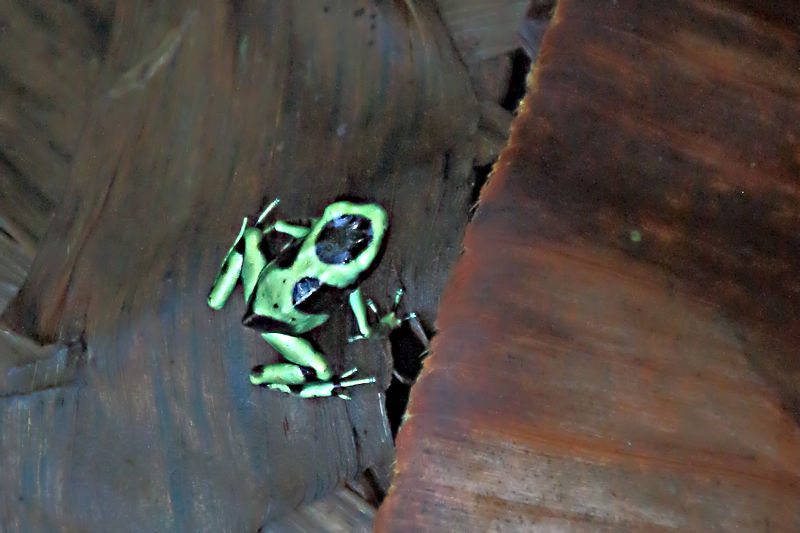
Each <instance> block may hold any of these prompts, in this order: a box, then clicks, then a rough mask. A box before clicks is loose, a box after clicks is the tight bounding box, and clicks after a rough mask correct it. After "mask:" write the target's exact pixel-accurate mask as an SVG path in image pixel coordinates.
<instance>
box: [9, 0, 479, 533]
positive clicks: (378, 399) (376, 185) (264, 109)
mask: <svg viewBox="0 0 800 533" xmlns="http://www.w3.org/2000/svg"><path fill="white" fill-rule="evenodd" d="M111 17H112V18H111V19H110V22H109V24H110V28H111V29H110V34H109V35H110V38H109V41H108V43H107V48H106V49H105V52H104V56H103V61H102V63H101V65H100V66H99V70H98V72H97V77H96V86H95V87H94V90H93V91H92V98H91V101H90V103H89V108H88V111H87V115H88V120H87V122H86V126H85V128H83V131H82V135H81V138H80V142H79V145H78V146H77V149H76V151H75V153H74V156H73V159H72V164H71V166H70V176H69V182H68V185H67V187H66V190H65V192H64V193H63V198H62V199H61V200H60V202H59V203H58V206H57V207H56V208H55V214H54V217H53V220H52V222H51V223H50V225H49V226H48V227H47V231H46V233H45V234H44V235H43V237H42V240H41V243H40V244H39V247H38V249H37V253H36V256H35V259H34V261H33V264H32V266H31V271H30V274H29V276H28V278H27V280H26V282H25V285H24V286H23V287H22V289H21V291H20V292H19V294H18V295H17V296H16V298H15V299H14V300H13V301H12V302H11V303H10V304H9V306H8V308H7V309H6V311H5V313H4V314H3V316H2V320H3V324H4V326H5V328H6V330H7V331H5V332H4V334H8V335H11V336H12V337H10V340H9V343H10V346H12V348H13V349H14V350H15V351H14V352H13V356H14V364H13V367H12V368H11V369H10V370H8V372H7V373H6V375H5V378H6V380H5V382H4V384H5V385H6V388H4V389H3V390H2V391H0V392H2V393H3V396H4V397H3V398H2V402H0V450H1V451H2V453H0V485H1V486H0V504H1V505H0V523H1V524H2V529H4V530H5V531H26V532H28V531H52V530H54V529H59V528H61V529H65V530H97V531H111V530H114V531H124V530H126V529H127V530H131V531H176V530H178V531H253V530H255V529H257V528H258V527H260V526H262V525H264V524H265V523H267V522H268V521H269V520H271V519H272V518H274V517H276V516H278V515H280V514H283V513H285V512H287V511H288V510H291V509H292V508H294V507H296V506H297V505H298V504H300V503H302V502H308V501H311V500H314V499H316V498H319V497H322V496H324V495H326V494H328V493H330V492H331V491H332V490H333V489H334V488H336V487H337V486H339V485H340V483H341V482H342V481H344V480H346V479H347V478H350V477H353V476H354V475H356V474H357V473H359V472H361V471H362V470H364V469H366V468H369V467H372V468H374V469H375V470H376V472H377V474H376V475H377V476H378V477H381V476H382V477H383V481H384V482H385V481H386V478H387V476H388V473H389V465H390V462H391V460H392V458H393V455H392V454H393V446H392V442H391V435H390V434H389V430H388V426H387V424H386V420H385V412H384V407H383V396H382V393H381V389H380V388H378V387H375V388H367V387H365V388H362V389H360V390H355V391H354V392H353V401H352V402H348V403H345V402H342V401H340V400H338V399H331V400H321V401H301V400H298V399H295V398H290V397H287V396H283V395H280V394H276V393H271V392H269V391H265V390H262V389H257V388H253V387H251V386H250V385H249V383H248V380H247V373H248V371H249V369H250V368H251V366H252V365H254V364H256V363H260V362H269V361H272V360H274V359H275V358H276V355H275V354H274V353H273V352H272V351H271V350H270V349H268V347H267V345H266V344H265V343H264V342H263V341H262V340H261V339H260V338H259V337H258V336H257V334H256V333H255V332H252V331H247V330H245V329H244V328H243V327H242V326H241V316H242V313H243V311H244V309H243V307H244V306H243V304H242V303H241V302H240V301H237V300H240V299H241V297H240V296H238V293H237V295H235V296H234V298H233V299H232V301H231V304H229V306H228V307H226V309H225V310H223V311H222V312H219V313H212V312H211V311H210V310H209V309H208V308H207V306H206V304H205V297H206V295H207V291H208V289H209V285H210V283H211V281H212V279H213V277H214V274H215V272H216V269H217V267H218V265H219V261H220V258H221V257H222V254H224V252H225V250H226V249H227V247H228V246H229V244H230V240H231V238H232V237H233V235H235V232H236V230H237V229H238V227H239V224H240V222H241V217H242V216H244V215H254V214H256V213H257V212H258V210H259V209H260V207H261V206H262V205H263V204H264V203H265V202H266V201H269V200H271V199H272V198H274V197H279V198H280V199H281V207H280V213H279V214H280V215H281V216H284V217H289V218H293V217H305V216H314V215H318V214H319V213H320V212H321V210H322V208H323V207H324V206H325V205H326V204H327V203H329V202H330V201H331V200H332V199H333V198H335V197H336V196H338V195H341V194H349V195H356V196H362V197H366V198H371V199H374V200H376V201H379V202H381V203H382V204H383V205H384V206H386V207H387V209H388V211H389V213H390V217H391V219H392V234H391V237H390V242H389V246H388V248H387V250H386V255H385V257H384V260H383V262H382V264H381V267H380V268H379V269H378V270H377V271H376V272H375V273H374V274H373V276H372V277H371V278H370V281H369V283H368V284H367V285H366V287H365V290H366V292H367V293H368V294H369V295H370V296H372V297H374V298H375V299H376V300H377V302H378V303H379V304H384V305H385V304H387V303H388V302H389V298H391V295H392V294H393V293H394V290H395V289H396V288H397V287H398V286H399V285H403V286H405V287H406V289H407V293H406V296H405V298H404V302H403V304H404V307H403V309H404V310H409V311H410V310H416V311H418V313H419V315H420V317H421V318H422V320H423V322H426V323H428V324H430V323H432V321H433V316H434V312H435V310H436V307H437V305H438V299H439V294H440V291H441V288H442V287H443V285H444V282H445V280H446V278H447V275H448V272H449V269H450V266H451V265H452V263H453V261H454V260H455V258H456V256H457V255H458V254H459V252H460V247H459V243H460V241H461V235H462V233H463V228H464V226H465V224H466V220H467V212H468V208H469V202H470V200H469V199H470V196H471V193H472V190H471V185H470V180H471V178H472V161H473V158H474V150H475V148H474V144H475V135H476V131H477V123H478V120H479V117H480V111H479V108H478V104H477V101H476V99H475V97H474V94H473V92H472V89H471V87H470V82H469V77H468V75H467V72H466V70H465V68H464V66H463V64H462V63H461V62H460V61H459V60H458V57H457V53H456V51H455V50H454V49H453V48H452V44H451V41H450V39H449V37H448V35H447V32H446V30H445V29H444V27H443V25H442V23H441V21H440V20H439V18H438V15H437V13H436V11H435V9H433V7H432V6H431V5H422V6H418V7H416V8H415V9H413V10H411V9H410V8H409V6H408V5H406V4H403V3H370V4H368V5H366V6H364V5H362V4H360V3H357V2H339V3H329V2H314V3H313V5H312V3H308V4H307V3H303V5H302V7H301V6H300V5H299V4H297V3H294V2H288V1H287V2H263V1H255V0H254V1H238V2H217V3H210V4H204V5H203V6H202V7H197V5H196V3H194V2H182V1H178V2H168V3H152V2H120V3H117V4H116V5H115V6H114V7H113V9H112V10H111ZM431 228H436V229H437V231H431ZM350 325H351V324H349V323H348V321H347V320H346V319H345V318H337V319H336V320H334V321H333V323H332V324H331V327H330V328H328V329H327V330H326V331H325V332H322V333H321V334H320V335H318V336H317V337H316V338H315V340H316V341H317V342H318V343H319V344H320V346H321V347H322V348H323V349H324V350H325V351H326V352H327V353H329V354H331V359H332V361H333V362H334V365H335V366H336V368H345V367H346V366H352V365H353V364H357V365H358V366H359V367H360V368H361V369H362V371H363V372H364V373H365V374H372V373H381V372H382V371H383V370H385V368H383V367H382V366H381V365H383V364H384V363H383V362H382V361H381V359H382V358H383V357H385V355H386V354H384V353H382V351H381V350H380V343H361V344H358V345H355V344H354V345H351V346H346V345H345V344H346V343H345V342H344V339H346V337H347V334H348V328H349V327H350ZM25 340H27V341H29V342H30V341H33V342H35V343H38V344H41V345H42V346H38V347H34V348H30V349H28V350H24V349H23V348H25V346H26V345H25V344H24V342H23V341H25ZM12 348H9V350H11V349H12ZM17 348H19V349H17ZM9 353H10V352H9ZM26 354H27V355H26ZM381 375H382V374H381ZM12 378H13V379H12ZM23 378H24V379H23ZM22 385H26V386H27V388H24V387H22ZM381 385H385V384H381ZM21 387H22V388H21Z"/></svg>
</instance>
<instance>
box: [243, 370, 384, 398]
mask: <svg viewBox="0 0 800 533" xmlns="http://www.w3.org/2000/svg"><path fill="white" fill-rule="evenodd" d="M355 373H356V369H355V368H351V369H350V370H348V371H347V372H345V373H343V374H342V375H340V376H337V377H334V378H333V379H331V380H329V381H309V382H306V383H301V384H287V383H261V384H260V385H261V386H263V387H267V388H268V389H270V390H276V391H280V392H284V393H286V394H292V395H294V396H299V397H300V398H327V397H329V396H338V397H339V398H341V399H343V400H349V399H350V396H348V395H347V394H346V389H348V388H350V387H356V386H358V385H368V384H370V383H375V381H376V380H375V378H374V377H369V378H360V379H344V378H347V377H350V376H352V375H353V374H355ZM251 381H252V378H251Z"/></svg>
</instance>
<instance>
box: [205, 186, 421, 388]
mask: <svg viewBox="0 0 800 533" xmlns="http://www.w3.org/2000/svg"><path fill="white" fill-rule="evenodd" d="M277 204H278V200H277V199H276V200H275V201H273V202H272V203H271V204H269V205H268V206H267V207H266V208H265V209H264V211H263V212H262V213H261V214H260V215H259V217H258V219H257V220H256V222H255V224H253V225H250V224H249V221H248V219H247V218H246V217H245V219H244V221H243V222H242V227H241V229H240V230H239V234H238V235H237V236H236V239H235V240H234V242H233V246H231V248H230V250H228V253H227V254H226V255H225V258H224V259H223V261H222V265H221V266H220V269H219V273H218V274H217V277H216V278H215V279H214V284H213V285H212V287H211V293H210V294H209V296H208V305H209V306H210V307H211V308H212V309H221V308H222V307H223V306H224V305H225V303H226V301H227V300H228V297H229V296H230V295H231V293H232V292H233V289H234V288H235V287H236V285H237V283H238V282H239V281H240V280H241V283H242V287H243V289H244V299H245V302H246V304H247V311H246V313H245V315H244V318H243V319H242V323H243V324H244V325H245V326H247V327H251V328H253V329H256V330H258V331H260V332H261V336H262V337H263V338H264V340H266V341H267V342H268V343H269V344H270V345H272V347H273V348H275V349H276V350H278V352H280V354H281V355H282V356H283V358H284V359H285V360H286V361H287V362H283V363H275V364H270V365H257V366H255V367H253V369H252V371H251V372H250V382H251V383H252V384H253V385H260V386H263V387H267V388H269V389H272V390H277V391H281V392H285V393H288V394H294V395H297V396H300V397H303V398H313V397H320V396H333V395H336V396H339V397H340V398H344V399H349V397H348V396H347V394H345V391H346V389H347V388H349V387H354V386H356V385H364V384H368V383H374V382H375V378H374V377H368V378H361V379H346V378H349V377H350V376H352V375H353V374H354V373H355V372H356V369H355V368H352V369H350V370H348V371H346V372H343V373H342V374H339V375H335V374H334V373H333V371H332V370H331V366H330V365H329V363H328V361H327V360H326V358H325V356H324V355H323V354H322V353H320V352H319V351H318V350H316V349H315V348H314V346H313V345H312V344H311V343H310V342H309V341H308V340H306V339H304V338H303V337H301V336H300V335H302V334H304V333H306V332H308V331H311V330H312V329H314V328H316V327H318V326H320V325H322V324H324V323H325V322H326V321H327V320H328V318H329V317H330V314H329V313H330V312H332V311H333V310H335V308H336V307H337V306H338V305H340V304H341V303H343V301H344V299H345V298H347V299H348V300H349V303H350V307H351V308H352V310H353V314H354V315H355V319H356V323H357V325H358V330H359V334H358V335H357V336H356V337H354V338H352V339H350V340H355V339H359V338H367V337H370V336H371V335H372V334H373V333H375V332H376V331H380V332H381V333H383V334H385V333H388V332H389V331H391V330H393V329H395V328H397V327H398V326H399V325H400V323H401V319H400V318H398V316H397V307H398V305H399V301H400V296H401V295H402V289H398V290H397V293H396V296H395V302H394V307H393V309H392V311H391V312H390V313H388V314H387V315H385V316H384V317H383V318H381V320H380V322H379V323H378V324H376V325H375V326H374V327H370V324H369V320H368V318H367V307H366V305H365V303H364V298H363V296H362V294H361V290H360V289H359V288H358V284H359V282H360V281H362V279H363V278H364V277H366V275H367V274H368V273H369V272H370V271H371V270H372V267H374V266H375V265H376V263H377V261H378V260H379V258H380V253H381V249H382V245H383V241H384V239H385V237H386V231H387V229H388V223H389V221H388V216H387V214H386V211H385V210H384V209H383V207H381V206H380V205H378V204H376V203H356V202H351V201H337V202H334V203H332V204H330V205H328V207H326V208H325V211H324V212H323V214H322V216H321V217H320V218H318V219H312V220H311V221H310V224H308V225H301V224H295V223H288V222H285V221H282V220H279V221H276V222H274V223H272V224H269V225H267V224H266V222H265V220H266V218H267V215H268V214H269V213H270V212H271V211H272V210H273V209H274V208H275V206H277ZM276 242H277V244H276ZM276 248H277V249H276ZM369 304H370V307H371V308H372V309H373V310H374V305H372V302H369ZM409 316H410V317H413V314H412V315H409Z"/></svg>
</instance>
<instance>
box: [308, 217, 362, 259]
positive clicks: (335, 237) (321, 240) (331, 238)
mask: <svg viewBox="0 0 800 533" xmlns="http://www.w3.org/2000/svg"><path fill="white" fill-rule="evenodd" d="M372 236H373V232H372V222H371V221H370V220H369V219H368V218H367V217H363V216H361V215H350V214H347V215H341V216H338V217H336V218H333V219H331V220H330V221H328V223H327V224H325V226H323V228H322V230H321V231H320V233H319V236H318V237H317V242H316V243H315V246H314V248H315V250H316V253H317V257H318V258H319V260H320V261H322V262H323V263H326V264H328V265H344V264H347V263H349V262H350V261H352V260H353V259H355V258H356V257H358V256H359V254H361V252H363V251H364V250H366V249H367V247H368V246H369V244H370V243H371V242H372Z"/></svg>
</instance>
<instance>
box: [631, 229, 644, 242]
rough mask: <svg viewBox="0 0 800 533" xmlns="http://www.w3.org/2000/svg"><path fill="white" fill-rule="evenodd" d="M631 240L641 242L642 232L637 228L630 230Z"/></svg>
mask: <svg viewBox="0 0 800 533" xmlns="http://www.w3.org/2000/svg"><path fill="white" fill-rule="evenodd" d="M631 242H637V243H638V242H642V232H641V231H639V230H638V229H632V230H631Z"/></svg>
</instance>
